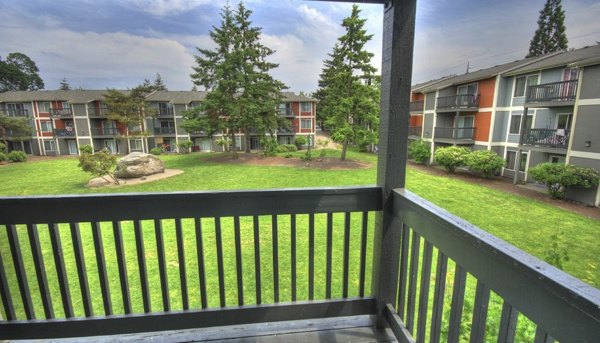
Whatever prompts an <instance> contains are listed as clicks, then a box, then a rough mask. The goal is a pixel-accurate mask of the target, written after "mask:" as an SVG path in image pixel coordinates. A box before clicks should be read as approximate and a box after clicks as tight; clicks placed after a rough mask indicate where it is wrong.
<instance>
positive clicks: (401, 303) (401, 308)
mask: <svg viewBox="0 0 600 343" xmlns="http://www.w3.org/2000/svg"><path fill="white" fill-rule="evenodd" d="M409 238H410V228H409V227H408V225H406V224H404V223H402V242H401V243H400V244H401V248H400V272H399V276H398V279H399V281H398V309H397V312H398V315H399V316H400V318H402V320H405V319H406V317H405V313H406V312H405V308H406V286H407V282H408V280H407V277H408V242H409Z"/></svg>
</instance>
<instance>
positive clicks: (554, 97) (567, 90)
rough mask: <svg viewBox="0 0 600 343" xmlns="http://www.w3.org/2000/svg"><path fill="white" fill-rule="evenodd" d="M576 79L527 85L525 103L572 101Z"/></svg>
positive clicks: (575, 88) (575, 91) (575, 90)
mask: <svg viewBox="0 0 600 343" xmlns="http://www.w3.org/2000/svg"><path fill="white" fill-rule="evenodd" d="M577 82H578V80H570V81H562V82H551V83H544V84H541V85H534V86H529V87H527V95H526V97H525V103H536V102H552V101H573V100H575V95H576V94H577Z"/></svg>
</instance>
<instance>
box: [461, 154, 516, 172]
mask: <svg viewBox="0 0 600 343" xmlns="http://www.w3.org/2000/svg"><path fill="white" fill-rule="evenodd" d="M465 162H466V165H467V166H468V167H469V169H470V170H471V171H474V172H476V173H480V174H481V175H483V177H485V178H486V179H489V178H490V177H492V176H493V175H495V174H497V173H498V172H500V169H501V168H502V167H504V165H505V164H506V162H505V161H504V159H503V158H502V157H500V156H498V154H496V153H495V152H493V151H491V150H478V151H475V152H472V153H471V154H469V156H468V157H467V159H466V161H465Z"/></svg>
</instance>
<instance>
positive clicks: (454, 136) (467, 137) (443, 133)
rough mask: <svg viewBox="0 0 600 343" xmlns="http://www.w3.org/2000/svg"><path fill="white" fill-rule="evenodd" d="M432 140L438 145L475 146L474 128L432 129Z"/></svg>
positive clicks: (437, 127)
mask: <svg viewBox="0 0 600 343" xmlns="http://www.w3.org/2000/svg"><path fill="white" fill-rule="evenodd" d="M433 140H434V141H435V142H439V143H449V144H456V145H472V144H475V128H474V127H439V126H436V127H435V128H434V136H433Z"/></svg>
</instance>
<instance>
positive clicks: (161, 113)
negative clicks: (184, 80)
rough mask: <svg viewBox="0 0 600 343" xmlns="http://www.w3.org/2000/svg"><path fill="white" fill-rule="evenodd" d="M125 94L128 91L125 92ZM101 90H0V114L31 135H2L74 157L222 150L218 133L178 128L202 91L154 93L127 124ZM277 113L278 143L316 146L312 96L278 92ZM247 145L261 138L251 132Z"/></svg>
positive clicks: (17, 144) (240, 143) (19, 144)
mask: <svg viewBox="0 0 600 343" xmlns="http://www.w3.org/2000/svg"><path fill="white" fill-rule="evenodd" d="M124 92H126V91H124ZM105 93H106V91H103V90H72V91H17V92H4V93H0V114H3V115H7V116H19V117H26V118H29V120H30V124H31V131H32V135H31V137H28V138H27V139H23V137H16V136H13V135H11V133H10V132H8V133H7V134H6V136H7V137H6V139H7V141H8V143H9V144H8V145H9V146H8V149H9V150H22V151H25V152H26V153H27V154H32V155H43V156H58V155H77V154H79V147H80V146H83V145H91V146H92V147H93V148H94V150H96V151H97V150H101V149H103V148H107V149H108V150H109V151H110V152H111V153H119V154H124V153H129V152H133V151H142V152H148V151H149V150H150V149H152V148H154V147H161V148H163V149H165V150H166V151H176V149H177V144H178V143H180V142H184V141H192V142H193V150H194V151H222V149H223V147H222V146H220V145H218V144H217V143H216V140H217V139H218V138H220V137H221V136H222V134H221V133H218V134H215V135H212V136H209V135H208V134H207V133H205V132H187V131H186V130H185V129H183V128H182V127H181V124H182V123H183V120H184V119H183V114H184V111H186V110H188V109H191V108H193V107H195V106H198V105H199V104H200V103H201V102H202V101H203V100H204V98H205V96H206V93H205V92H197V91H157V92H154V93H152V94H150V95H148V96H147V97H146V101H147V102H148V112H149V113H148V116H147V118H146V119H145V120H144V121H143V122H142V123H141V124H140V125H130V126H127V125H125V124H123V123H119V122H117V121H114V120H110V119H109V118H108V117H107V116H106V113H107V107H106V104H105V103H104V94H105ZM277 114H278V115H279V116H281V117H283V118H285V120H287V121H289V125H282V127H280V128H279V129H278V130H277V132H276V133H275V136H276V137H277V140H278V142H279V143H281V144H292V143H294V138H295V137H296V136H305V137H307V141H308V143H307V144H310V145H311V146H312V145H314V141H315V139H314V136H315V114H316V100H315V99H313V98H310V97H307V96H304V95H296V94H294V93H292V92H283V93H282V103H281V104H280V106H279V108H278V110H277ZM251 135H252V138H251V140H250V144H251V149H258V148H260V140H259V138H258V137H257V136H256V135H253V134H252V132H251ZM242 136H243V132H238V133H236V140H237V142H236V146H237V147H238V149H245V141H244V139H242Z"/></svg>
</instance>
